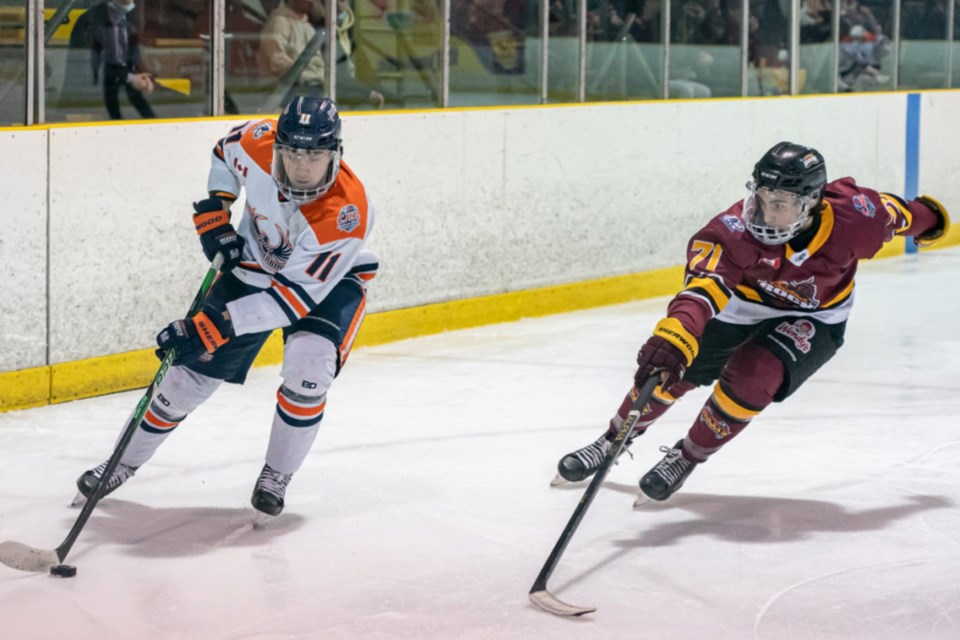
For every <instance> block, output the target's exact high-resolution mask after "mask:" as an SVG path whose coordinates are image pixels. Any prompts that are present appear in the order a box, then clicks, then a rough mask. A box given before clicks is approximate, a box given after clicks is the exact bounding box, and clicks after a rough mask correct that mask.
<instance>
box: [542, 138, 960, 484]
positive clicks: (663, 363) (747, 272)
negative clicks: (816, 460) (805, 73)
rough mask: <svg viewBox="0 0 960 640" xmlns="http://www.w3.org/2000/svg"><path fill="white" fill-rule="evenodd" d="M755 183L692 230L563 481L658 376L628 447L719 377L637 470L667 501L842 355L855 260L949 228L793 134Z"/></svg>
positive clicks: (917, 203) (588, 471)
mask: <svg viewBox="0 0 960 640" xmlns="http://www.w3.org/2000/svg"><path fill="white" fill-rule="evenodd" d="M747 189H748V193H747V196H746V198H745V199H744V200H743V201H742V202H737V203H736V204H734V205H733V206H732V207H730V208H729V209H727V210H726V211H724V212H723V213H721V214H720V215H718V216H716V217H715V218H713V219H712V220H710V222H709V223H707V225H706V226H705V227H703V228H702V229H701V230H700V231H698V232H697V233H696V234H694V236H693V238H691V240H690V243H689V245H688V246H687V265H686V277H685V279H684V285H683V289H682V290H681V291H680V292H679V293H678V294H677V295H676V296H675V297H674V298H673V299H672V300H671V301H670V303H669V305H668V306H667V316H666V317H665V318H663V319H662V320H661V321H660V322H658V323H657V325H656V328H655V329H654V331H653V336H651V337H650V338H649V339H648V340H647V342H646V344H644V345H643V347H642V348H641V349H640V352H639V354H638V356H637V364H638V365H639V368H638V369H637V372H636V376H635V381H634V382H635V386H634V388H633V389H631V391H630V393H629V394H628V395H627V397H626V398H624V401H623V403H622V405H621V406H620V409H619V410H618V412H617V414H616V415H615V416H614V417H613V418H612V419H611V421H610V425H609V428H608V430H607V431H606V432H605V433H604V434H603V435H602V436H600V438H598V439H597V440H596V442H593V443H591V444H589V445H587V446H585V447H583V448H581V449H578V450H576V451H574V452H572V453H570V454H568V455H566V456H564V457H563V458H561V460H560V463H559V465H558V471H559V476H558V480H557V481H558V482H559V481H562V480H566V481H569V482H576V481H579V480H583V479H585V478H588V477H590V476H591V475H593V473H594V472H595V471H596V470H597V468H598V467H599V466H600V462H601V461H602V460H603V457H604V456H605V455H606V453H607V452H608V451H609V449H610V446H611V442H612V440H613V439H614V436H615V435H616V433H617V431H618V429H619V427H620V426H621V425H622V424H623V420H624V419H625V417H626V415H627V413H628V411H629V410H630V407H631V405H632V397H634V395H633V394H635V393H636V389H639V388H640V387H641V386H642V385H643V383H644V381H646V380H647V379H648V378H649V377H650V376H651V375H654V374H659V375H660V380H661V384H660V385H659V386H658V387H657V388H656V390H655V391H654V394H653V397H652V398H651V400H650V401H649V402H648V403H647V404H646V406H645V407H644V408H643V413H642V415H641V418H640V420H639V421H638V422H637V425H636V426H635V427H634V430H633V432H632V433H631V434H629V435H628V439H627V442H626V446H629V444H630V443H631V442H632V440H633V439H634V438H636V437H637V436H639V435H641V434H643V433H644V432H645V431H646V430H647V428H648V427H649V426H650V425H651V424H653V422H654V421H656V420H657V419H658V418H659V417H660V416H662V415H663V414H664V413H665V412H666V411H667V409H669V408H670V406H671V405H672V404H673V403H674V402H676V401H677V400H678V399H680V398H681V397H683V395H684V394H686V393H687V392H688V391H690V390H691V389H693V388H695V387H698V386H701V385H707V384H712V383H714V382H716V384H714V387H713V393H712V394H711V396H710V398H709V399H708V400H707V402H706V403H705V404H704V406H703V408H702V409H701V411H700V414H699V416H698V417H697V419H696V421H695V422H694V423H693V426H691V427H690V429H689V431H688V432H687V435H686V437H685V438H683V439H682V440H680V441H679V442H677V443H676V444H675V445H674V446H673V447H661V451H663V452H665V453H666V456H664V458H663V460H661V461H660V462H659V463H657V464H656V465H655V466H654V467H653V468H652V469H651V470H650V471H649V472H647V473H646V474H645V475H644V476H643V477H642V478H641V479H640V490H641V492H642V495H641V500H643V499H645V498H644V496H645V497H646V498H652V499H654V500H666V499H667V498H669V497H670V496H671V495H673V493H674V492H675V491H676V490H677V489H679V488H680V487H681V485H683V483H684V481H685V480H686V479H687V477H688V476H689V475H690V473H692V472H693V470H694V469H695V468H696V467H697V465H699V464H701V463H703V462H706V461H707V459H708V458H709V457H710V456H711V455H713V454H715V453H716V452H717V451H719V450H720V448H721V447H723V446H724V445H725V444H727V443H728V442H730V441H731V440H732V439H733V438H735V437H736V435H737V434H738V433H740V432H741V431H742V430H743V429H744V428H745V427H746V426H747V425H748V424H749V423H750V421H751V420H752V419H753V418H754V417H756V416H757V415H758V414H759V413H760V412H761V411H763V409H764V408H765V407H766V406H767V405H769V404H770V403H771V402H782V401H783V400H785V399H786V398H788V397H789V396H790V395H791V394H792V393H793V392H794V391H796V390H797V389H798V388H799V387H800V385H802V384H803V383H804V382H805V381H806V380H807V379H808V378H809V377H810V376H811V375H813V373H814V372H815V371H816V370H817V369H819V368H820V367H821V366H823V364H825V363H826V362H827V361H828V360H830V358H832V357H833V355H834V354H835V353H836V352H837V349H839V348H840V346H841V345H842V344H843V334H844V329H845V327H846V321H847V317H848V316H849V314H850V308H851V306H852V305H853V291H854V275H855V274H856V271H857V264H858V262H859V261H860V260H862V259H866V258H871V257H873V256H874V255H876V253H877V252H878V251H879V250H880V248H881V247H882V246H883V244H884V243H885V242H888V241H890V240H892V239H893V238H894V237H895V236H909V237H913V238H914V240H915V241H916V242H917V244H919V245H929V244H931V243H933V242H935V241H937V240H938V239H939V238H941V237H942V236H943V235H944V234H946V232H947V230H948V229H949V225H950V218H949V216H948V214H947V211H946V209H945V208H944V207H943V205H942V204H941V203H939V202H938V201H937V200H935V199H933V198H931V197H929V196H920V197H919V198H917V199H915V200H909V201H908V200H905V199H903V198H900V197H898V196H895V195H892V194H889V193H882V192H878V191H874V190H873V189H869V188H866V187H861V186H859V185H857V183H856V182H855V181H854V180H853V179H852V178H841V179H839V180H834V181H833V182H829V183H828V182H827V171H826V166H825V164H824V160H823V157H822V156H821V155H820V153H819V152H818V151H816V150H815V149H811V148H809V147H805V146H801V145H798V144H793V143H790V142H781V143H779V144H777V145H776V146H774V147H773V148H772V149H770V150H769V151H767V153H765V154H764V156H763V157H762V158H761V159H760V160H759V162H757V164H756V165H755V167H754V170H753V180H752V181H751V182H748V183H747ZM626 446H625V447H624V449H626ZM621 453H622V452H621Z"/></svg>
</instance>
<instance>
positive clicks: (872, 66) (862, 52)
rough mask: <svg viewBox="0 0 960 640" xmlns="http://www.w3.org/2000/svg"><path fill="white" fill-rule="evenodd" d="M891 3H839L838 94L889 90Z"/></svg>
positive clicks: (889, 0)
mask: <svg viewBox="0 0 960 640" xmlns="http://www.w3.org/2000/svg"><path fill="white" fill-rule="evenodd" d="M893 2H894V0H870V1H869V2H867V1H862V0H840V60H839V74H840V75H839V78H838V80H837V87H838V90H839V91H840V92H847V91H881V90H883V91H886V90H890V89H893V65H894V64H896V60H894V58H893V56H892V55H891V52H892V50H893V46H892V43H891V40H890V35H889V34H890V33H892V28H893V27H892V25H893Z"/></svg>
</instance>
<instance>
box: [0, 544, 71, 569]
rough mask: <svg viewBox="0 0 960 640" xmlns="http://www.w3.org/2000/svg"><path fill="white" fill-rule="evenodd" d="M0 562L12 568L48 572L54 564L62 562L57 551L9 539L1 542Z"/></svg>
mask: <svg viewBox="0 0 960 640" xmlns="http://www.w3.org/2000/svg"><path fill="white" fill-rule="evenodd" d="M0 562H2V563H3V564H5V565H7V566H8V567H10V568H11V569H19V570H20V571H34V572H36V573H46V572H47V571H50V567H52V566H53V565H55V564H60V558H58V557H57V552H56V551H53V550H50V549H37V548H36V547H30V546H27V545H25V544H23V543H22V542H13V541H12V540H8V541H6V542H0Z"/></svg>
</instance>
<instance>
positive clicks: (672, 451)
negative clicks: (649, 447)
mask: <svg viewBox="0 0 960 640" xmlns="http://www.w3.org/2000/svg"><path fill="white" fill-rule="evenodd" d="M660 451H661V452H662V453H665V454H667V455H666V457H665V458H664V459H663V460H661V461H660V462H658V463H657V465H656V466H655V467H654V468H653V471H654V473H656V474H657V475H658V476H660V477H661V478H663V479H664V480H666V481H667V483H668V484H671V485H672V484H673V483H674V482H677V481H678V480H680V478H682V477H683V474H685V473H686V472H687V470H688V469H690V467H692V466H693V463H692V462H690V461H689V460H687V459H686V458H684V457H683V451H682V450H681V449H679V448H677V447H667V446H663V447H660Z"/></svg>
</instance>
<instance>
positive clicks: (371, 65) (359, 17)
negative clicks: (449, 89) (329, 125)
mask: <svg viewBox="0 0 960 640" xmlns="http://www.w3.org/2000/svg"><path fill="white" fill-rule="evenodd" d="M341 6H342V5H341ZM388 7H391V8H390V9H388ZM352 11H353V13H354V18H353V20H354V24H353V25H352V27H350V28H349V29H347V30H346V31H345V32H344V33H345V34H347V33H348V34H349V38H350V46H351V47H353V49H352V53H351V55H352V58H353V60H352V62H353V66H354V75H353V76H352V77H351V76H350V74H349V71H348V70H346V68H345V67H346V64H345V63H346V58H345V57H344V55H343V52H342V47H341V52H340V56H339V57H340V60H341V63H340V64H338V66H337V98H338V100H340V101H342V102H343V106H344V108H345V109H349V108H358V109H361V108H362V109H370V108H371V106H376V104H374V103H378V102H379V98H377V96H372V97H371V94H370V91H371V90H372V91H376V92H377V93H378V94H381V95H382V96H383V97H384V101H385V104H386V106H387V107H390V108H404V107H408V108H423V107H437V106H440V80H441V78H440V72H441V68H440V66H441V50H440V47H441V43H442V35H443V20H442V10H441V5H440V0H395V1H394V2H389V3H388V2H387V1H386V0H354V4H353V6H352ZM341 13H342V12H341ZM341 29H342V28H341ZM341 91H342V92H343V96H341V95H340V93H341Z"/></svg>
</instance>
